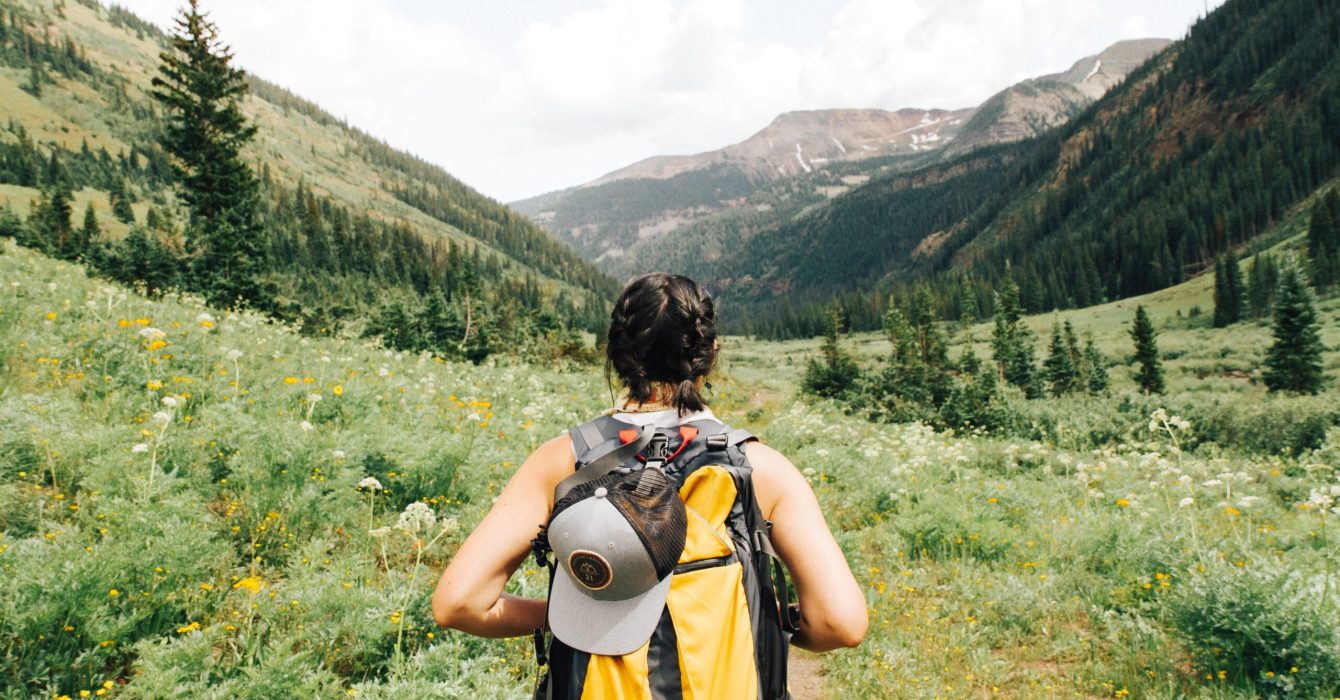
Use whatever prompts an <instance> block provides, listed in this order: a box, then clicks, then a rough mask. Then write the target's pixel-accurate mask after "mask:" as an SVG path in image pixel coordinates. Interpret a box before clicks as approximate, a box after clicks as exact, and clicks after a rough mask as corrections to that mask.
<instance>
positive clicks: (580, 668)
mask: <svg viewBox="0 0 1340 700" xmlns="http://www.w3.org/2000/svg"><path fill="white" fill-rule="evenodd" d="M608 340H609V343H608V346H607V352H608V357H609V365H608V367H609V368H610V369H612V371H613V372H614V373H615V374H616V375H617V376H618V379H619V380H620V383H621V384H622V385H623V386H624V395H623V396H622V397H621V399H620V401H619V402H618V403H617V404H616V407H615V408H614V409H612V410H611V411H608V412H607V417H606V419H605V420H604V421H603V422H601V425H602V428H601V429H602V430H605V431H606V432H603V433H601V434H600V435H596V434H595V433H596V432H598V431H596V429H595V428H592V427H590V426H587V427H586V430H585V431H582V430H580V429H577V430H574V431H573V432H572V433H571V434H568V435H562V436H559V437H556V438H554V439H553V440H550V441H549V442H547V443H545V444H544V445H542V446H540V447H539V448H538V449H537V450H535V452H534V453H532V454H531V456H530V457H529V458H528V459H527V460H526V461H525V463H523V464H522V466H521V467H520V469H518V471H517V473H516V474H515V475H514V476H513V478H512V480H511V481H510V482H509V483H508V485H507V486H506V488H504V490H503V492H502V493H501V494H499V497H498V499H497V501H496V502H495V504H494V506H493V508H492V509H491V510H490V511H489V513H488V515H487V516H486V517H485V518H484V520H483V521H482V522H481V523H480V524H479V526H477V528H476V529H475V531H474V532H472V533H471V535H470V536H469V537H468V538H467V539H466V541H465V542H464V543H463V544H462V546H461V548H460V550H459V551H458V552H457V554H456V556H455V557H454V558H453V560H452V562H451V564H450V565H449V566H448V568H447V570H446V571H445V572H444V573H443V575H442V579H441V581H440V582H439V584H438V589H437V591H436V593H435V594H434V597H433V610H434V616H435V618H436V619H437V621H438V623H439V624H441V625H443V626H448V627H455V628H457V629H461V630H464V631H467V632H471V633H474V634H479V635H483V636H519V635H524V634H528V633H532V632H536V633H538V631H539V630H541V629H546V628H548V627H549V622H551V621H553V622H555V623H556V624H555V625H554V631H555V634H556V636H558V637H560V640H559V641H557V642H555V644H554V647H553V649H554V653H553V658H552V659H550V664H551V668H552V669H553V680H554V682H553V683H551V684H550V686H549V692H551V693H553V695H552V696H553V697H639V698H641V697H662V696H664V697H670V696H683V695H689V696H693V697H702V698H718V697H720V698H734V697H785V688H784V680H783V679H784V673H785V662H784V660H785V647H786V641H787V635H785V634H783V633H782V631H781V629H780V625H781V622H782V615H783V614H784V613H785V610H784V609H779V605H778V601H777V600H774V599H770V598H769V595H772V585H771V581H772V576H771V575H770V573H769V566H768V562H769V561H770V559H769V557H768V553H769V550H773V551H775V553H776V555H777V556H779V557H780V559H781V560H782V561H783V562H785V564H786V565H787V567H789V569H790V571H791V574H792V579H793V582H794V584H795V590H796V594H797V596H798V599H799V601H800V611H801V615H800V619H799V627H798V630H797V631H796V633H795V635H794V636H793V637H790V642H791V643H792V644H796V645H797V646H801V647H803V648H807V649H810V650H813V651H824V650H828V649H834V648H838V647H842V646H854V645H856V644H858V643H859V642H860V640H861V638H862V637H863V636H864V634H865V629H866V625H867V615H866V606H865V597H864V594H863V592H862V591H861V589H860V588H859V586H858V585H857V584H856V581H855V578H854V577H853V576H852V574H851V572H850V569H849V567H848V566H847V562H846V559H845V557H844V556H843V554H842V551H841V550H840V549H839V548H838V546H837V544H836V542H835V541H834V539H833V536H832V534H831V532H830V531H829V529H828V527H827V524H826V523H825V522H824V518H823V514H822V512H821V511H820V509H819V505H818V502H817V500H816V499H815V496H814V492H813V491H812V490H811V488H810V486H809V483H808V482H807V481H806V480H805V479H804V477H803V476H802V475H801V474H800V472H799V471H798V470H797V469H796V468H795V466H794V465H792V464H791V462H790V461H789V460H787V459H786V457H785V456H783V455H781V454H780V453H778V452H777V451H775V450H773V449H771V448H769V447H767V446H766V445H763V444H762V443H760V442H758V441H756V440H746V439H745V438H746V437H747V436H745V435H744V434H742V433H738V432H733V433H731V437H730V438H726V437H722V436H718V437H717V438H714V439H713V442H712V444H711V445H710V446H708V445H707V444H706V439H705V437H704V439H702V440H699V442H698V443H694V439H695V437H696V436H697V435H698V434H701V435H703V436H706V435H715V434H718V433H721V432H722V431H723V430H724V429H725V426H723V424H722V423H721V422H720V421H719V420H716V417H715V416H714V415H712V413H711V411H710V410H709V409H708V408H707V400H706V399H705V397H704V396H703V394H702V391H703V388H704V383H705V379H706V376H707V375H708V374H709V373H710V371H711V369H712V367H713V366H714V365H715V362H716V354H717V349H718V345H717V342H716V319H715V311H714V309H713V306H712V301H711V298H710V297H709V296H707V295H706V293H704V292H703V291H702V290H701V289H700V288H698V287H697V285H696V284H694V283H693V282H692V281H691V280H688V279H687V278H683V277H678V276H671V275H664V274H661V273H653V274H651V275H646V276H644V277H642V278H639V279H638V280H635V281H634V282H632V283H630V284H629V286H628V288H626V289H625V290H624V293H623V295H621V297H620V299H619V302H617V303H616V305H615V307H614V311H613V312H612V314H611V324H610V330H609V337H608ZM690 428H695V429H696V431H697V432H696V433H695V434H692V435H691V434H690V432H689V429H690ZM653 431H655V432H657V433H659V434H661V435H662V436H663V440H662V443H668V444H663V447H664V448H665V451H664V452H658V451H654V450H653V451H648V450H647V449H646V448H647V447H648V446H649V443H648V442H647V441H648V440H651V437H650V435H651V433H652V432H653ZM723 441H724V442H727V443H729V445H728V446H724V447H723V445H722V443H723ZM680 443H683V444H684V445H686V446H688V447H691V448H692V450H696V451H691V452H688V453H683V454H682V456H683V457H684V459H679V460H678V462H676V460H675V459H662V458H669V457H670V453H671V452H673V451H674V450H675V449H676V448H677V447H678V445H679V444H680ZM597 445H600V448H601V450H602V451H603V452H602V454H606V455H609V456H603V457H601V456H593V455H590V454H587V453H588V452H590V451H591V450H592V449H593V448H595V447H597ZM688 447H686V448H685V449H688ZM709 448H710V449H709ZM657 449H660V448H657ZM711 450H716V452H711ZM635 455H636V457H637V458H640V459H642V460H646V461H647V462H648V463H649V464H652V465H653V466H655V467H656V469H651V468H646V469H643V468H642V466H641V464H639V463H638V462H633V461H628V460H630V459H634V457H635ZM689 457H692V459H688V458H689ZM588 460H589V461H591V463H592V464H591V465H587V464H586V462H587V461H588ZM592 467H599V469H593V468H592ZM615 467H622V469H621V470H619V473H617V474H616V473H614V472H613V471H606V470H607V469H608V470H613V469H614V468H615ZM579 468H580V471H578V469H579ZM662 470H663V473H664V476H665V477H668V478H669V479H670V482H671V483H670V487H672V488H673V489H674V491H675V492H676V493H677V494H678V496H677V498H676V499H675V500H676V501H679V502H682V504H683V506H682V508H683V510H684V512H685V514H686V515H685V516H683V517H684V524H683V525H681V526H673V527H670V526H664V523H662V524H661V525H660V526H658V527H660V529H657V530H655V536H654V537H649V536H646V533H645V532H644V533H643V534H642V535H640V536H638V537H634V538H633V539H631V540H630V539H628V538H624V539H622V540H618V541H619V542H620V543H622V544H619V546H618V547H616V546H615V544H616V543H615V540H616V539H618V538H616V537H613V536H610V537H609V538H606V539H601V538H602V537H604V533H606V532H618V531H623V530H625V529H626V528H625V524H629V525H630V527H631V529H632V530H634V531H638V527H637V522H636V520H637V517H638V516H637V515H636V513H635V512H634V511H636V509H637V506H636V503H634V502H632V501H629V499H628V498H625V497H624V496H626V494H623V493H621V492H620V493H614V494H611V493H610V492H611V490H613V489H615V488H616V486H615V484H616V482H617V483H623V482H622V481H621V480H628V479H631V480H633V481H630V482H629V484H632V485H631V486H630V487H629V488H630V490H631V491H632V492H633V493H636V494H639V495H641V496H646V495H648V494H652V493H654V492H656V488H654V487H655V485H656V484H657V483H660V482H659V481H657V479H650V480H648V479H649V476H654V474H651V473H652V472H657V473H661V472H662ZM639 472H640V473H639ZM600 478H606V479H607V481H604V482H599V483H597V481H595V480H596V479H600ZM658 478H659V477H658ZM574 484H575V485H576V486H577V488H586V490H585V491H577V490H576V488H571V489H570V487H572V486H573V485H574ZM647 484H652V485H653V488H644V487H645V486H646V485H647ZM661 485H662V486H665V484H661ZM602 491H603V492H602ZM644 492H645V493H644ZM565 494H569V495H566V496H565ZM616 495H617V496H619V498H615V497H614V496H616ZM635 500H636V499H634V501H635ZM578 502H580V503H581V505H580V507H578V506H576V505H574V504H576V503H578ZM658 502H659V503H661V504H662V505H664V503H665V502H666V499H664V498H662V499H661V500H660V501H658ZM630 503H631V504H632V505H630ZM658 507H659V506H658ZM611 509H616V510H617V509H622V510H620V511H619V514H616V515H613V516H611ZM630 513H631V515H630ZM601 518H606V519H605V520H600V519H601ZM671 521H674V522H678V521H675V519H674V518H671V519H670V520H669V521H667V522H671ZM768 521H771V522H770V523H769V522H768ZM595 522H600V523H604V524H603V525H600V526H599V527H595V528H594V529H593V526H592V523H595ZM539 523H548V524H549V526H548V528H547V529H544V530H542V531H541V532H540V533H538V535H537V532H536V525H537V524H539ZM565 523H566V524H565ZM769 524H770V525H771V529H770V531H769V529H768V525H769ZM555 527H558V530H560V531H562V534H559V533H558V531H556V530H554V529H553V528H555ZM593 533H594V534H593ZM667 533H669V534H667ZM760 533H761V534H760ZM549 535H554V537H549ZM639 537H640V539H641V543H642V546H643V547H644V549H645V551H644V552H643V554H644V555H646V556H645V558H646V559H647V560H648V561H649V562H650V564H648V565H647V566H649V567H650V568H652V569H654V571H653V572H651V573H647V572H646V571H645V569H646V568H647V566H642V568H640V569H639V568H638V567H639V566H641V565H640V564H637V563H636V562H637V561H640V559H639V557H640V556H641V555H636V554H635V555H634V556H632V558H631V559H629V558H628V557H625V556H624V555H623V554H619V555H618V556H615V555H614V554H613V552H615V551H616V550H618V551H620V552H622V551H623V550H624V549H631V550H637V549H638V539H639ZM667 537H668V538H669V539H667ZM582 538H587V539H594V540H598V541H597V542H596V544H597V545H598V546H587V547H584V548H583V547H582V546H578V545H579V544H580V540H582ZM678 538H682V539H683V542H684V544H683V545H682V549H673V552H678V553H679V555H678V559H675V558H674V556H673V554H672V556H671V557H670V558H668V559H667V557H666V556H665V551H666V549H667V544H666V543H667V542H670V543H671V544H672V545H673V546H675V547H678V546H679V545H678V542H679V539H678ZM555 539H557V540H565V539H566V540H571V541H565V542H559V544H560V545H561V546H564V547H567V549H565V550H564V551H563V552H559V547H558V546H556V547H554V551H555V553H562V554H563V556H562V557H560V558H559V559H557V560H556V561H555V563H556V568H555V569H554V571H555V582H556V583H555V586H556V588H555V589H554V591H552V592H551V596H550V600H549V601H548V602H546V601H542V600H533V599H524V598H519V597H515V596H511V595H509V594H506V593H503V587H504V586H505V584H506V583H507V580H508V579H509V578H510V577H511V575H512V573H513V572H514V571H515V570H516V568H517V567H518V566H519V565H520V563H521V562H522V560H524V559H525V558H526V557H527V556H529V555H531V554H532V547H531V544H532V541H542V540H555ZM606 540H608V541H606ZM574 542H575V543H577V544H574ZM568 545H573V546H570V547H569V546H568ZM769 545H770V546H769ZM620 557H623V558H620ZM624 559H627V560H628V561H633V562H635V563H634V564H633V565H632V566H633V568H634V569H636V570H638V571H641V572H642V574H641V578H642V579H645V581H644V582H643V583H640V584H638V585H637V586H634V587H633V589H630V591H624V590H623V588H626V587H627V584H628V580H627V579H626V578H620V579H619V580H618V581H617V582H616V581H615V580H614V578H612V575H613V574H614V573H615V569H616V567H619V566H624V565H623V564H622V563H621V562H622V561H624ZM574 566H577V568H575V569H574V568H573V567H574ZM672 570H673V571H672ZM634 578H637V577H634ZM639 580H641V579H639ZM560 581H562V582H563V588H562V590H560V589H559V588H557V586H558V585H559V584H558V582H560ZM652 588H655V589H656V590H655V591H652ZM616 589H617V590H616ZM630 595H631V596H632V597H629V596H630ZM639 596H640V597H639ZM661 596H663V597H661ZM777 598H781V596H780V595H777ZM625 600H627V601H632V603H628V602H620V601H625ZM574 601H575V602H574ZM639 601H641V603H639ZM785 603H786V601H785V599H784V598H783V599H781V600H780V605H781V606H782V607H784V606H785ZM565 604H571V605H573V606H574V607H572V609H571V610H569V611H568V613H565V614H557V613H556V611H557V609H558V608H560V607H562V606H564V605H565ZM550 606H552V607H553V609H551V608H550ZM621 606H623V607H621ZM574 610H575V611H577V612H579V613H581V614H575V615H574V614H572V611H574ZM625 610H626V611H627V612H626V613H625V612H622V611H625ZM648 610H650V611H651V614H650V615H649V614H648V612H647V611H648ZM602 611H604V612H608V613H609V614H601V613H602ZM616 639H617V640H618V643H619V644H620V645H623V646H617V645H616V646H606V643H607V642H609V641H610V640H616ZM567 642H571V643H567ZM582 647H585V648H586V649H587V651H582ZM778 658H780V659H782V661H781V664H782V665H781V668H780V669H779V668H777V663H778V662H777V661H776V660H777V659H778ZM653 688H657V689H659V690H657V692H655V693H653V692H652V689H653ZM760 688H762V689H763V690H764V692H757V691H758V690H759V689H760Z"/></svg>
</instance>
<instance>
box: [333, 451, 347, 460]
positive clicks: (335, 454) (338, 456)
mask: <svg viewBox="0 0 1340 700" xmlns="http://www.w3.org/2000/svg"><path fill="white" fill-rule="evenodd" d="M330 456H331V457H334V458H335V459H344V450H335V451H334V452H331V453H330Z"/></svg>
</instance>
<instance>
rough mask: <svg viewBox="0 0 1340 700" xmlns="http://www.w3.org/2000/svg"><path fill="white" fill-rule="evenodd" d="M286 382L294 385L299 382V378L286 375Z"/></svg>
mask: <svg viewBox="0 0 1340 700" xmlns="http://www.w3.org/2000/svg"><path fill="white" fill-rule="evenodd" d="M284 383H285V384H288V385H289V386H292V385H294V384H297V383H298V378H297V377H284Z"/></svg>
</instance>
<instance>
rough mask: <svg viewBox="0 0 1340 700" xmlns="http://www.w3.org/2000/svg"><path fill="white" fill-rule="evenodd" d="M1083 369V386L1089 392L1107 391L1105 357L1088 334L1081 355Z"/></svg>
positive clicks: (1100, 392) (1095, 393)
mask: <svg viewBox="0 0 1340 700" xmlns="http://www.w3.org/2000/svg"><path fill="white" fill-rule="evenodd" d="M1083 362H1084V369H1085V375H1086V376H1085V380H1084V384H1085V388H1086V389H1087V390H1088V392H1089V393H1090V394H1094V395H1098V394H1102V393H1103V392H1106V391H1107V387H1108V383H1109V382H1108V378H1107V358H1106V357H1103V353H1102V352H1101V351H1099V350H1098V346H1097V345H1095V344H1094V342H1093V337H1092V336H1090V337H1089V338H1088V339H1087V342H1086V343H1085V344H1084V355H1083Z"/></svg>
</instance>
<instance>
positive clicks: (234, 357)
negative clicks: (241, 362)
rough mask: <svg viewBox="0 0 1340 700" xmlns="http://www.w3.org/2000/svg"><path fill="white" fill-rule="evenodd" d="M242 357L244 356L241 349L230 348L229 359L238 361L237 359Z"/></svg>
mask: <svg viewBox="0 0 1340 700" xmlns="http://www.w3.org/2000/svg"><path fill="white" fill-rule="evenodd" d="M240 357H242V351H241V350H229V351H228V359H229V360H232V361H234V362H236V361H237V359H238V358H240Z"/></svg>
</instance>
